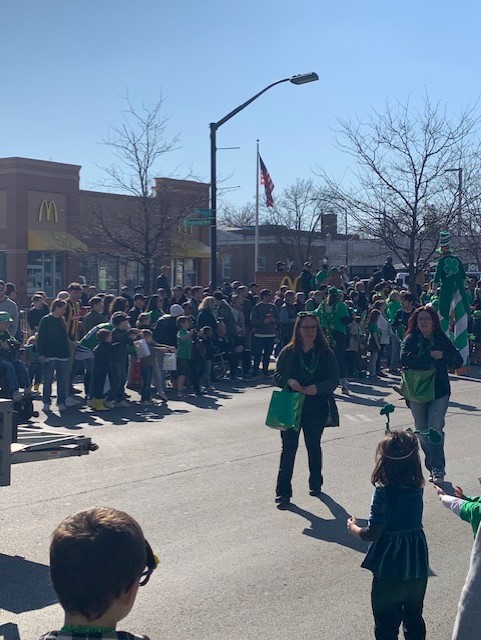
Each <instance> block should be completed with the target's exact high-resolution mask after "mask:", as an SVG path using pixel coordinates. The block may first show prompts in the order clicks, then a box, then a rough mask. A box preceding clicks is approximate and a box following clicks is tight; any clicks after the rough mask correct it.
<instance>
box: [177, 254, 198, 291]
mask: <svg viewBox="0 0 481 640" xmlns="http://www.w3.org/2000/svg"><path fill="white" fill-rule="evenodd" d="M195 262H196V261H195V259H194V258H184V259H179V260H174V271H173V274H174V277H173V279H172V280H173V282H172V284H174V285H175V284H180V285H181V286H184V287H185V286H191V287H192V286H194V285H196V284H197V272H196V264H195Z"/></svg>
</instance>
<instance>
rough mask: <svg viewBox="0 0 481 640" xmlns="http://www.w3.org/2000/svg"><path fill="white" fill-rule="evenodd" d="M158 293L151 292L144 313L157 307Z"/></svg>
mask: <svg viewBox="0 0 481 640" xmlns="http://www.w3.org/2000/svg"><path fill="white" fill-rule="evenodd" d="M159 297H160V296H159V294H158V293H153V294H152V295H151V296H150V298H149V301H148V303H147V308H146V313H148V312H149V311H154V309H155V310H156V309H158V303H157V301H158V299H159Z"/></svg>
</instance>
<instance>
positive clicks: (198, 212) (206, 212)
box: [194, 209, 212, 218]
mask: <svg viewBox="0 0 481 640" xmlns="http://www.w3.org/2000/svg"><path fill="white" fill-rule="evenodd" d="M194 213H195V215H196V216H199V217H200V216H205V217H206V218H210V217H211V215H212V209H194Z"/></svg>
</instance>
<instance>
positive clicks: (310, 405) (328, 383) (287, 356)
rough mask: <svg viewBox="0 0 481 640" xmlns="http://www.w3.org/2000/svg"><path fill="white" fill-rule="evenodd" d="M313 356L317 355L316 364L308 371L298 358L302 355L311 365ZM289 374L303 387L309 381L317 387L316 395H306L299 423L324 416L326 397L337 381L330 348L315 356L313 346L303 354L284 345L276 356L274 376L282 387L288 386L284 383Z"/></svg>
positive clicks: (326, 404)
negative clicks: (311, 370) (310, 372)
mask: <svg viewBox="0 0 481 640" xmlns="http://www.w3.org/2000/svg"><path fill="white" fill-rule="evenodd" d="M313 357H318V362H317V367H316V368H315V370H314V371H313V373H312V374H309V373H307V372H306V369H305V368H304V367H303V366H302V361H301V358H303V359H304V362H305V363H306V364H308V365H312V364H313V362H312V358H313ZM289 378H294V380H297V381H298V382H299V384H300V385H301V386H303V387H307V386H309V385H311V384H315V385H316V387H317V394H316V395H315V396H306V397H305V400H304V408H303V410H302V418H301V425H302V424H305V423H306V422H309V423H314V424H316V423H319V420H322V418H323V417H324V418H327V414H328V411H329V410H328V403H327V398H328V397H329V396H332V394H333V393H334V391H335V389H336V387H337V385H338V384H339V368H338V366H337V361H336V358H335V356H334V353H333V352H332V350H331V349H329V348H328V349H327V350H326V351H324V352H323V353H321V354H319V355H318V356H317V354H315V353H314V349H312V350H311V351H310V352H308V353H306V354H303V353H301V352H300V351H295V350H294V349H289V348H287V347H284V349H282V351H281V352H280V354H279V357H278V359H277V366H276V371H275V373H274V380H275V381H276V384H277V385H278V386H279V387H281V388H282V389H285V388H287V389H290V387H288V386H287V381H288V380H289Z"/></svg>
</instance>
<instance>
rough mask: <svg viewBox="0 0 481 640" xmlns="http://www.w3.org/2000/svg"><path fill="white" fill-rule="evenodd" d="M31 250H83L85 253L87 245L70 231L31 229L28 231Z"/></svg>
mask: <svg viewBox="0 0 481 640" xmlns="http://www.w3.org/2000/svg"><path fill="white" fill-rule="evenodd" d="M28 250H29V251H72V252H75V251H82V252H83V253H85V252H86V251H87V250H88V249H87V245H86V244H84V243H83V242H82V241H81V240H77V238H75V237H74V236H73V235H72V234H71V233H69V232H68V231H45V230H43V229H42V230H40V229H30V230H29V232H28Z"/></svg>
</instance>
